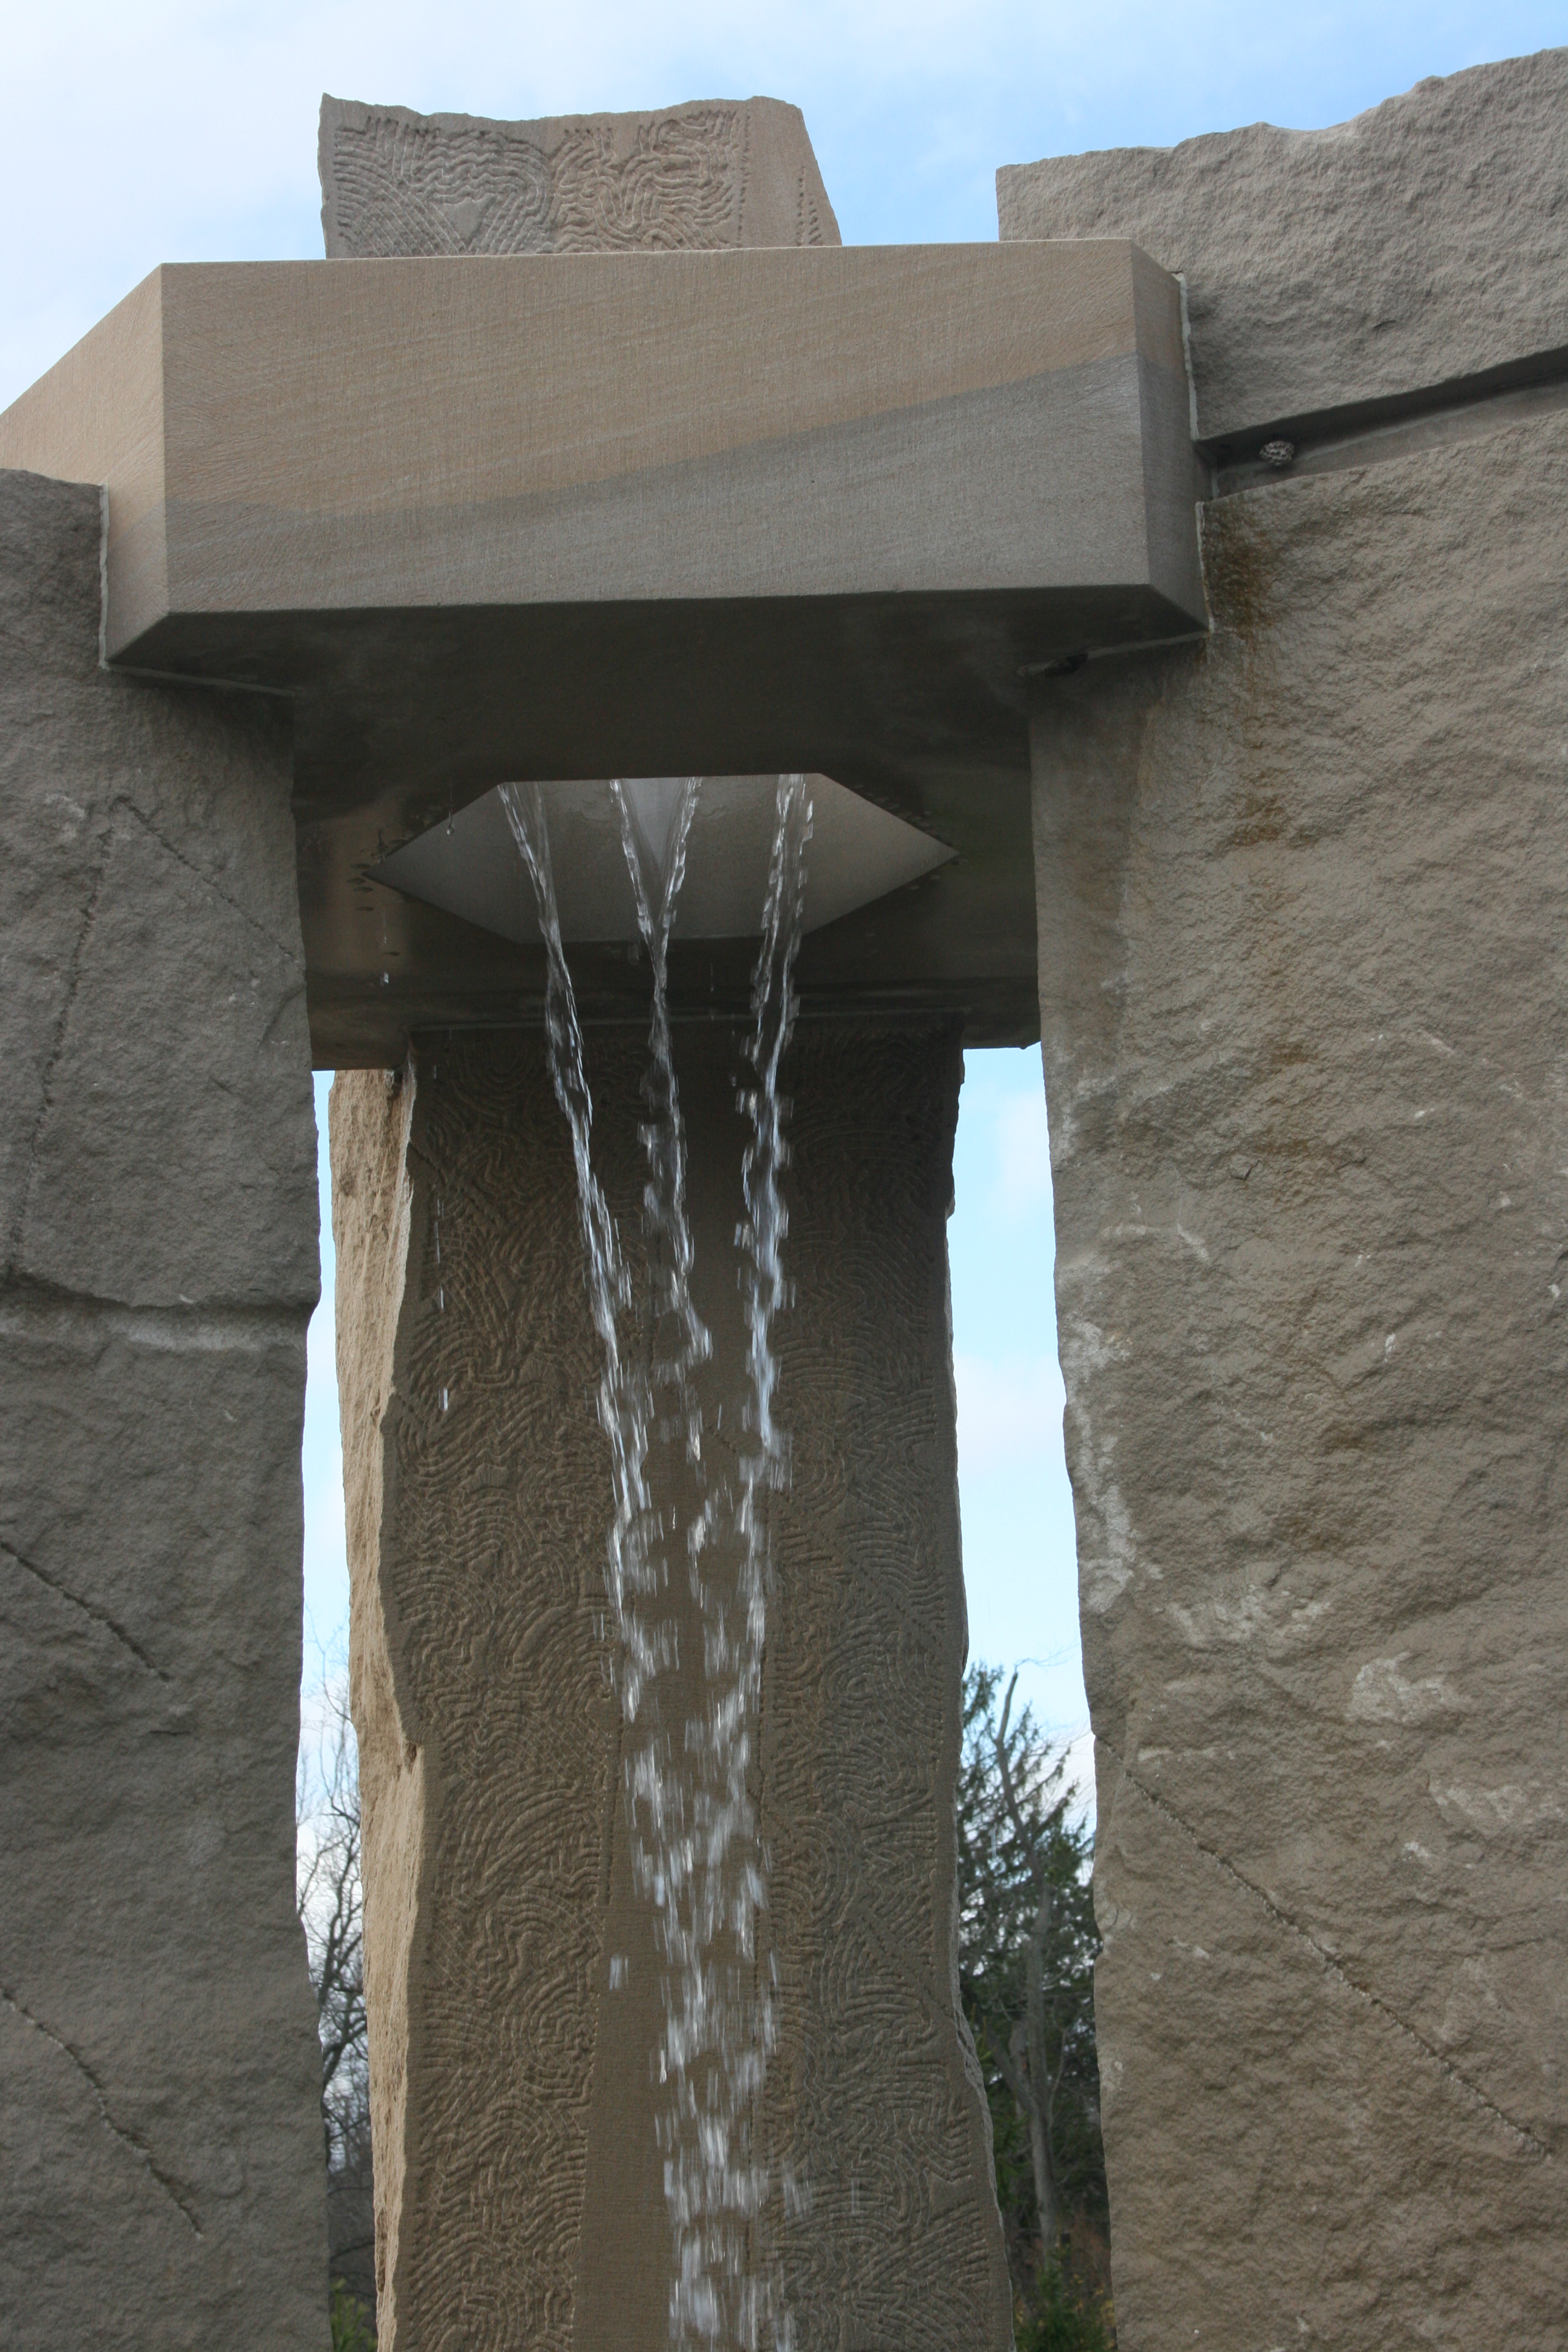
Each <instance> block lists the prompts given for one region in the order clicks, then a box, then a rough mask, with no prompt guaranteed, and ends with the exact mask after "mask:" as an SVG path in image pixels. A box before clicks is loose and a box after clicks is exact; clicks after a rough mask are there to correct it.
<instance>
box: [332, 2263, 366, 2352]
mask: <svg viewBox="0 0 1568 2352" xmlns="http://www.w3.org/2000/svg"><path fill="white" fill-rule="evenodd" d="M331 2315H332V2352H375V2331H374V2328H373V2327H372V2326H371V2324H370V2322H369V2320H368V2319H367V2318H366V2316H365V2309H364V2305H363V2303H361V2302H360V2301H359V2300H358V2298H357V2297H356V2296H354V2295H352V2294H350V2293H349V2290H348V2285H347V2283H346V2282H345V2281H344V2280H342V2279H334V2280H333V2281H332V2301H331Z"/></svg>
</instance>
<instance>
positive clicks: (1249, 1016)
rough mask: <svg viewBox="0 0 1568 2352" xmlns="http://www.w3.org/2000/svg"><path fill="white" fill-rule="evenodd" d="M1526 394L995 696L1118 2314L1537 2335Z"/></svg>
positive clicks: (1562, 2109) (1557, 2314)
mask: <svg viewBox="0 0 1568 2352" xmlns="http://www.w3.org/2000/svg"><path fill="white" fill-rule="evenodd" d="M1562 496H1568V423H1565V422H1564V420H1563V419H1562V418H1560V417H1554V418H1550V419H1545V420H1542V421H1541V422H1540V423H1537V424H1531V425H1520V426H1517V427H1514V428H1511V429H1508V430H1500V431H1499V432H1497V433H1495V434H1494V435H1493V436H1490V437H1488V438H1479V439H1474V440H1470V441H1468V442H1467V443H1465V444H1464V445H1462V446H1456V447H1453V448H1450V449H1437V450H1430V451H1427V452H1425V453H1423V454H1421V455H1419V456H1417V457H1411V458H1405V459H1402V460H1399V461H1397V462H1393V463H1388V464H1384V465H1377V466H1369V467H1366V468H1364V469H1363V470H1359V471H1348V472H1345V473H1342V474H1339V475H1334V476H1322V477H1320V478H1317V479H1315V480H1314V479H1308V480H1301V481H1297V482H1285V483H1281V484H1279V485H1278V486H1275V487H1270V488H1266V489H1260V490H1258V491H1256V492H1252V493H1250V494H1248V495H1247V496H1245V497H1239V498H1237V499H1227V500H1225V501H1223V502H1221V503H1220V504H1219V505H1217V506H1215V507H1211V508H1209V509H1207V510H1206V513H1205V570H1206V573H1207V578H1208V582H1209V588H1210V593H1211V596H1212V598H1213V601H1214V608H1215V635H1214V638H1213V641H1212V643H1211V644H1210V645H1209V646H1207V647H1206V648H1205V650H1203V651H1202V652H1196V653H1192V654H1187V655H1184V656H1151V657H1145V658H1144V660H1143V661H1142V662H1140V663H1132V664H1127V665H1123V666H1121V670H1120V674H1119V675H1112V674H1111V666H1110V665H1109V664H1107V665H1104V666H1103V667H1101V668H1100V670H1099V672H1098V674H1097V673H1096V669H1095V667H1094V666H1091V667H1090V668H1089V670H1086V671H1084V672H1082V673H1079V675H1078V676H1077V677H1070V678H1063V679H1060V680H1057V681H1053V682H1051V683H1050V684H1049V685H1047V686H1046V687H1044V688H1042V689H1041V691H1040V695H1039V699H1038V703H1037V711H1036V721H1035V757H1036V822H1037V860H1038V885H1039V917H1040V924H1039V936H1040V943H1041V1018H1042V1023H1043V1026H1044V1032H1045V1041H1046V1085H1047V1102H1048V1105H1049V1109H1050V1120H1051V1148H1052V1162H1053V1170H1054V1177H1055V1185H1056V1203H1057V1229H1058V1256H1057V1295H1058V1307H1059V1313H1060V1318H1061V1334H1062V1354H1063V1365H1064V1370H1065V1373H1066V1379H1067V1388H1068V1412H1067V1435H1068V1464H1069V1467H1070V1470H1071V1473H1072V1478H1073V1484H1074V1490H1075V1497H1076V1501H1077V1507H1078V1530H1079V1569H1080V1577H1081V1591H1082V1609H1083V1627H1084V1659H1085V1671H1086V1677H1087V1680H1088V1685H1089V1700H1090V1706H1091V1709H1092V1712H1093V1718H1094V1725H1095V1730H1096V1734H1097V1738H1098V1741H1099V1748H1098V1773H1097V1777H1098V1787H1099V1796H1100V1833H1099V1846H1098V1853H1097V1862H1096V1884H1095V1899H1096V1906H1097V1910H1098V1914H1099V1917H1100V1925H1101V1927H1102V1930H1103V1933H1104V1935H1105V1937H1106V1947H1107V1948H1106V1952H1105V1956H1104V1958H1103V1959H1102V1961H1101V1963H1100V1970H1099V1974H1098V1977H1097V1982H1096V2017H1097V2022H1098V2027H1099V2034H1100V2067H1101V2080H1102V2084H1103V2086H1104V2101H1105V2109H1104V2115H1105V2139H1106V2152H1107V2158H1108V2163H1109V2168H1110V2189H1111V2243H1112V2254H1113V2261H1114V2264H1115V2278H1116V2312H1117V2326H1118V2334H1119V2340H1120V2342H1121V2344H1122V2345H1123V2346H1124V2347H1126V2352H1163V2347H1166V2346H1168V2345H1172V2344H1176V2343H1185V2342H1196V2341H1199V2340H1200V2330H1201V2341H1202V2342H1203V2343H1204V2344H1216V2345H1222V2346H1226V2347H1237V2352H1241V2347H1252V2346H1255V2345H1259V2344H1270V2345H1271V2344H1284V2343H1290V2344H1295V2343H1302V2344H1321V2345H1331V2346H1333V2347H1336V2352H1385V2347H1388V2346H1390V2345H1394V2344H1405V2343H1412V2344H1414V2343H1444V2344H1454V2345H1466V2346H1469V2345H1476V2346H1480V2345H1491V2344H1499V2345H1501V2344H1521V2345H1522V2344H1529V2345H1531V2346H1532V2347H1535V2346H1539V2347H1543V2352H1544V2347H1556V2348H1557V2352H1561V2347H1563V2346H1564V2345H1565V2344H1568V2324H1565V2322H1564V2318H1563V2314H1564V2312H1565V2311H1568V2251H1565V2250H1568V2235H1565V2233H1564V2227H1563V2224H1564V2217H1565V2208H1564V2197H1563V2177H1562V2176H1563V2159H1564V2156H1565V2154H1568V2100H1565V2082H1564V2075H1563V2065H1562V2036H1563V2019H1564V2017H1565V2016H1568V1967H1565V1959H1564V1955H1565V1951H1568V1945H1565V1942H1564V1937H1563V1887H1564V1885H1568V1837H1565V1823H1568V1801H1565V1799H1564V1789H1565V1787H1568V1740H1565V1735H1564V1725H1565V1724H1568V1671H1565V1664H1564V1662H1565V1660H1568V1605H1565V1601H1564V1590H1563V1575H1562V1557H1561V1555H1562V1539H1561V1533H1560V1526H1561V1514H1562V1507H1563V1506H1562V1500H1561V1496H1560V1491H1559V1490H1560V1485H1561V1477H1562V1468H1561V1465H1562V1463H1563V1459H1564V1458H1565V1455H1564V1440H1565V1438H1568V1428H1565V1426H1564V1419H1565V1416H1564V1395H1565V1390H1564V1384H1563V1373H1564V1369H1565V1366H1568V1349H1565V1343H1564V1324H1563V1317H1564V1314H1565V1312H1568V1308H1565V1306H1564V1302H1563V1298H1562V1297H1561V1296H1560V1293H1561V1291H1562V1288H1563V1275H1562V1264H1563V1255H1564V1253H1565V1251H1568V1177H1565V1173H1564V1166H1565V1162H1568V1152H1565V1150H1564V1142H1565V1140H1568V1094H1565V1077H1568V1069H1565V1065H1564V1060H1563V1041H1562V1034H1561V1023H1560V1019H1559V1014H1558V1010H1557V1008H1558V1003H1559V998H1560V992H1561V989H1562V984H1563V923H1562V903H1561V877H1562V874H1563V870H1564V864H1565V861H1568V820H1565V815H1564V803H1563V791H1562V746H1563V740H1564V737H1565V735H1568V697H1565V695H1564V689H1563V671H1562V666H1561V661H1560V656H1559V651H1558V646H1559V636H1560V629H1561V613H1560V598H1561V590H1560V577H1561V569H1560V553H1559V549H1558V545H1557V535H1558V526H1557V521H1556V517H1557V514H1558V512H1559V509H1560V505H1561V498H1562Z"/></svg>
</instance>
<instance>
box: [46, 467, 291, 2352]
mask: <svg viewBox="0 0 1568 2352" xmlns="http://www.w3.org/2000/svg"><path fill="white" fill-rule="evenodd" d="M99 567H100V495H99V492H98V490H97V489H96V488H92V487H84V486H82V485H79V484H68V483H64V482H56V481H47V480H44V479H41V478H39V477H37V476H36V475H28V474H18V473H5V474H0V955H3V959H4V985H3V986H0V1073H3V1074H4V1087H5V1110H4V1116H3V1117H0V1232H3V1234H4V1245H5V1259H4V1268H3V1271H0V1618H3V1621H4V1630H3V1633H0V1885H3V1886H4V1889H5V1894H4V1900H3V1902H0V2342H4V2343H5V2344H7V2345H16V2346H24V2345H25V2346H26V2347H40V2352H67V2347H73V2352H74V2347H77V2346H79V2345H83V2344H93V2345H102V2346H105V2347H124V2352H143V2347H147V2346H149V2345H153V2344H156V2345H160V2346H164V2345H166V2346H170V2347H193V2352H194V2347H199V2346H205V2345H209V2344H214V2343H219V2342H232V2343H241V2342H243V2343H245V2344H247V2345H255V2346H257V2347H268V2352H297V2347H325V2344H326V2340H327V2322H326V2294H325V2290H326V2229H325V2209H324V2196H323V2188H324V2184H323V2181H322V2174H321V2117H320V2108H319V2105H318V2091H319V2083H320V2074H319V2064H320V2061H319V2055H318V2052H317V2048H316V2035H315V2006H314V2003H313V2001H312V2000H311V1998H310V1982H309V1979H308V1976H307V1973H306V1968H305V1953H304V1946H303V1939H302V1937H301V1936H300V1927H299V1923H298V1921H297V1919H296V1918H295V1916H294V1904H293V1849H294V1840H293V1820H294V1805H293V1797H294V1762H295V1748H296V1743H297V1738H298V1727H299V1686H300V1533H301V1527H300V1522H301V1507H300V1416H301V1411H302V1407H303V1401H304V1383H305V1326H306V1322H307V1319H308V1318H309V1315H310V1308H311V1306H312V1305H313V1303H314V1300H315V1297H316V1292H317V1278H318V1277H317V1256H316V1187H315V1173H314V1168H315V1150H314V1140H315V1133H314V1122H313V1120H312V1118H311V1110H310V1048H309V1043H308V1039H307V1034H306V1024H305V992H304V966H303V955H302V951H301V946H300V924H299V915H298V911H297V907H296V902H295V892H294V832H293V824H292V822H291V819H290V814H289V782H290V776H289V734H288V730H287V727H286V725H284V724H281V723H279V717H278V713H277V712H276V710H275V709H273V708H272V707H271V706H270V705H268V704H266V703H263V702H262V701H261V700H260V699H258V698H249V697H237V696H232V695H226V694H214V693H204V692H201V691H199V690H195V691H193V690H190V689H173V688H169V687H167V686H163V685H156V684H150V683H145V682H143V681H141V680H132V679H126V678H120V677H113V676H111V675H110V674H109V673H107V672H106V671H104V670H102V669H100V667H99V658H98V628H99V609H100V608H99V588H100V568H99Z"/></svg>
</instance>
